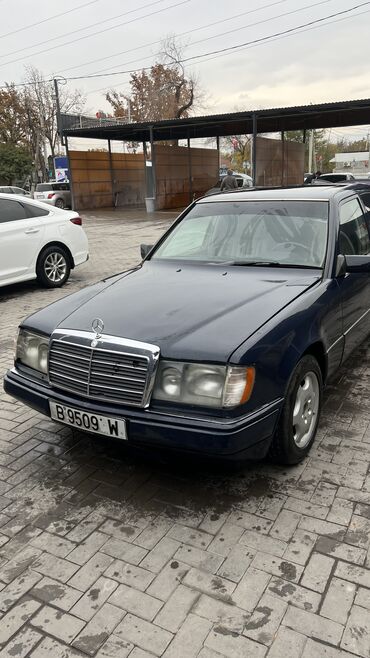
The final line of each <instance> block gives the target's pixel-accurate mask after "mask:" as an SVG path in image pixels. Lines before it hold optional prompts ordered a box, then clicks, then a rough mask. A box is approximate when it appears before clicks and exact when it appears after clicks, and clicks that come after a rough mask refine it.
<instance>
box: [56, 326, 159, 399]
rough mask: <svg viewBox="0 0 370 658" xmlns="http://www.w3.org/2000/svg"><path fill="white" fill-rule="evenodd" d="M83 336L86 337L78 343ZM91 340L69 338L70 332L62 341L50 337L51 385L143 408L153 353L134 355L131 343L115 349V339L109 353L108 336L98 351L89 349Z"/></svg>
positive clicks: (151, 370) (151, 373)
mask: <svg viewBox="0 0 370 658" xmlns="http://www.w3.org/2000/svg"><path fill="white" fill-rule="evenodd" d="M85 333H86V334H87V335H86V337H85V336H83V339H82V340H81V336H82V334H85ZM94 338H95V336H94V335H93V334H88V333H87V332H80V335H79V336H71V335H70V332H69V335H63V336H62V337H61V338H57V339H55V338H53V337H52V340H51V345H50V350H49V381H50V383H51V385H52V386H53V387H55V388H61V389H64V390H68V391H71V392H74V393H77V394H79V395H82V396H84V397H89V398H94V399H99V400H102V401H110V402H118V403H122V404H129V405H135V406H145V404H146V401H147V397H148V392H149V389H150V388H151V382H152V379H153V377H154V369H155V368H154V367H155V365H156V360H157V359H156V358H155V355H154V354H153V351H152V350H149V352H148V354H146V353H145V352H146V351H147V350H145V349H141V350H140V352H138V351H136V352H135V348H134V347H132V345H130V343H132V341H127V345H125V344H122V345H120V344H118V345H117V342H118V339H113V340H114V345H112V349H108V348H107V344H109V337H108V336H104V337H103V339H102V341H99V344H98V346H97V347H92V346H91V341H92V340H93V339H94ZM137 345H140V344H139V343H138V344H137ZM143 345H144V346H146V347H149V346H147V345H146V344H143ZM156 349H157V350H158V348H156ZM158 354H159V350H158ZM151 357H152V358H151Z"/></svg>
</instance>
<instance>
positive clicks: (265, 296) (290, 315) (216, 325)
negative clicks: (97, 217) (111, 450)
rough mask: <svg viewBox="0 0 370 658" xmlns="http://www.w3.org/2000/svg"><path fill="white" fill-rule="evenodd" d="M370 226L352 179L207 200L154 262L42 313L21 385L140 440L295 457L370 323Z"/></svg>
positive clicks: (305, 447)
mask: <svg viewBox="0 0 370 658" xmlns="http://www.w3.org/2000/svg"><path fill="white" fill-rule="evenodd" d="M369 230H370V223H369V217H368V214H367V209H366V207H365V205H364V204H363V202H362V200H361V194H360V192H359V191H358V190H353V189H349V188H339V189H338V188H333V187H312V188H307V187H304V188H296V189H275V190H264V191H244V192H243V191H240V192H239V191H235V192H232V193H226V194H223V195H217V196H214V197H205V198H203V199H200V200H199V201H197V202H196V203H194V204H192V206H191V207H190V208H188V209H187V210H186V211H185V212H184V213H183V214H182V215H180V217H179V218H178V220H177V221H176V222H175V223H174V224H173V225H172V227H171V228H170V229H169V231H167V233H165V235H164V236H163V237H162V238H161V239H160V240H159V242H158V243H157V244H156V245H155V246H154V247H150V246H149V247H148V246H144V245H142V252H143V253H144V255H145V257H144V260H143V262H141V263H140V265H138V266H137V267H135V268H134V269H132V270H129V271H127V272H124V273H121V274H118V275H116V276H114V277H111V278H109V279H106V280H104V281H101V282H100V283H98V284H96V285H93V286H91V287H89V288H86V289H84V290H81V291H80V292H77V293H75V294H73V295H71V296H69V297H65V298H64V299H62V300H60V301H58V302H56V303H54V304H52V305H51V306H48V307H47V308H45V309H44V310H42V311H39V312H38V313H35V314H34V315H31V316H30V317H28V318H27V319H26V320H25V321H24V322H23V323H22V325H21V327H20V331H19V336H18V343H17V351H16V357H15V364H14V368H13V369H12V370H11V371H9V372H8V373H7V375H6V377H5V390H6V391H7V393H9V394H10V395H13V396H15V397H16V398H18V399H19V400H22V401H23V402H25V403H26V404H28V405H30V406H31V407H33V408H35V409H37V410H38V411H40V412H42V413H43V414H46V415H47V416H50V417H51V418H53V419H54V420H56V421H59V422H61V423H65V424H67V425H70V426H71V427H74V428H78V429H80V430H85V431H87V432H93V433H97V434H101V435H105V436H107V437H113V438H117V439H120V440H123V441H128V443H129V444H132V445H134V446H140V447H145V448H147V447H151V448H153V447H154V448H155V449H156V450H160V449H163V448H164V449H166V450H168V449H175V450H177V451H183V452H186V453H193V454H194V453H195V454H203V455H209V456H213V457H216V456H218V457H222V458H228V459H239V458H261V457H264V456H265V455H266V454H267V453H269V454H270V456H272V457H273V458H274V459H275V460H277V461H279V462H281V463H287V464H295V463H297V462H299V461H300V460H301V459H303V457H304V456H305V455H306V454H307V452H308V451H309V449H310V447H311V445H312V443H313V441H314V438H315V434H316V431H317V427H318V423H319V418H320V410H321V400H322V390H323V386H324V384H325V382H326V381H327V380H328V378H329V377H330V375H332V374H333V373H334V372H335V371H336V370H337V369H338V368H339V366H340V365H341V363H342V362H343V361H344V359H346V358H347V357H348V356H349V355H350V354H351V352H352V350H353V349H354V348H356V347H357V345H359V344H360V343H361V342H362V341H363V340H364V339H365V338H366V337H367V336H368V334H369V333H370V234H369Z"/></svg>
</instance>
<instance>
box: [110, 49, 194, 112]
mask: <svg viewBox="0 0 370 658" xmlns="http://www.w3.org/2000/svg"><path fill="white" fill-rule="evenodd" d="M184 51H185V46H184V45H182V44H180V42H179V41H178V40H176V38H175V37H174V36H170V37H167V38H166V39H165V40H164V41H163V42H162V44H161V50H160V53H159V56H158V61H157V62H155V64H154V65H153V66H152V67H151V69H150V70H149V71H146V70H142V71H139V72H138V73H132V74H131V80H130V85H131V93H130V96H127V94H122V93H120V92H117V91H115V90H114V89H112V90H111V91H109V92H108V94H107V96H106V98H107V100H108V101H109V103H110V104H111V105H112V107H113V110H114V115H115V116H117V117H128V115H129V111H128V104H130V114H131V117H132V119H133V120H134V121H148V120H154V121H159V120H161V119H179V118H182V117H187V116H189V115H190V114H191V113H192V112H194V110H196V109H198V108H199V107H201V106H202V104H203V102H204V93H203V92H202V90H201V87H200V84H199V80H198V78H197V76H196V75H195V74H193V73H192V72H187V71H186V70H185V67H184V64H183V61H182V60H183V59H184Z"/></svg>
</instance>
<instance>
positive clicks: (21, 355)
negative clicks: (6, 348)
mask: <svg viewBox="0 0 370 658" xmlns="http://www.w3.org/2000/svg"><path fill="white" fill-rule="evenodd" d="M48 349H49V339H48V338H47V337H45V336H40V335H39V334H34V333H32V332H31V331H26V330H25V329H20V330H19V334H18V340H17V349H16V355H15V360H16V361H20V362H21V363H23V364H24V365H25V366H28V367H29V368H33V369H34V370H38V371H39V372H44V373H47V371H48Z"/></svg>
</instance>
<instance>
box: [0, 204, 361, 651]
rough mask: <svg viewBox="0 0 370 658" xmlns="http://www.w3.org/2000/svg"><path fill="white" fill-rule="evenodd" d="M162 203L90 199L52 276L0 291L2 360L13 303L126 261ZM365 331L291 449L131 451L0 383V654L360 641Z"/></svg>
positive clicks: (18, 312)
mask: <svg viewBox="0 0 370 658" xmlns="http://www.w3.org/2000/svg"><path fill="white" fill-rule="evenodd" d="M170 217H171V215H165V214H163V215H159V216H158V218H156V219H155V220H153V219H152V220H146V221H139V220H140V217H139V214H138V213H132V214H131V216H130V218H128V219H127V218H126V219H122V220H120V219H119V218H118V217H117V215H113V214H106V216H104V217H103V216H101V217H98V216H95V217H94V216H90V217H89V218H87V221H86V223H85V227H86V230H87V232H88V235H89V239H90V249H91V260H90V261H89V263H88V264H87V265H85V266H83V267H81V268H79V269H78V270H76V272H74V273H73V274H72V277H71V279H70V283H69V284H68V285H67V286H66V287H65V288H64V289H63V290H58V291H45V290H41V289H39V288H37V286H36V284H35V283H28V284H24V285H20V286H14V287H9V288H3V289H1V291H0V310H2V315H1V317H2V323H1V325H2V330H1V335H0V368H1V371H5V369H6V368H7V367H9V366H11V363H12V354H13V337H14V334H15V331H16V327H17V324H18V322H19V321H20V320H21V319H22V318H23V317H24V316H25V315H27V314H29V313H31V312H33V311H35V310H36V309H38V308H39V307H41V306H44V305H46V304H47V303H49V302H51V301H53V300H55V299H58V298H59V297H61V296H63V295H66V294H68V293H69V292H72V291H74V290H77V289H79V288H81V287H82V286H85V285H86V284H87V283H89V282H92V281H95V280H97V279H99V278H101V277H102V276H104V275H106V274H110V273H113V272H116V271H119V270H120V269H124V268H126V267H127V266H129V265H131V264H132V263H134V262H136V261H137V260H138V244H139V243H140V242H152V241H153V239H155V238H156V237H158V236H159V235H160V233H161V232H162V231H163V229H164V228H165V227H166V225H167V223H168V221H169V219H170ZM369 385H370V344H369V343H367V345H365V346H363V347H362V348H361V349H360V350H359V351H358V352H357V354H355V355H354V356H353V358H351V360H350V363H349V364H348V365H347V366H346V368H344V369H342V371H341V372H340V373H339V375H338V379H337V381H335V382H334V383H332V384H331V386H330V387H329V388H328V390H327V393H326V398H325V411H324V415H323V419H322V423H321V426H320V430H319V435H318V437H317V441H316V445H315V447H314V449H313V450H312V451H311V454H310V457H309V459H307V460H306V461H305V462H304V463H303V464H302V465H300V466H297V467H294V468H290V469H285V468H278V467H275V466H273V465H271V464H268V463H261V464H255V465H250V466H248V467H244V468H243V470H242V471H241V472H238V473H232V474H231V473H228V472H227V471H222V469H218V470H216V469H211V468H209V469H208V470H207V469H205V468H204V467H202V468H201V467H198V468H195V467H194V465H192V466H191V467H189V466H187V465H185V466H182V467H180V465H178V464H176V462H175V463H173V462H170V463H165V462H160V461H155V462H154V461H153V460H152V461H150V460H148V459H147V460H144V459H143V458H141V457H138V456H135V455H133V454H131V453H130V452H128V450H127V449H126V446H121V445H119V444H118V445H117V444H112V443H108V442H107V441H105V440H104V439H103V438H99V439H96V438H92V437H89V436H86V435H78V434H73V433H71V432H70V430H69V429H66V428H65V427H63V426H61V425H56V424H53V423H51V422H50V421H49V420H48V419H45V418H44V417H42V416H40V415H38V414H37V413H35V412H33V411H32V410H30V409H28V408H26V407H24V406H23V405H22V404H20V403H18V402H15V401H14V400H13V399H11V398H9V397H7V396H6V395H5V394H4V393H0V658H5V657H6V658H10V657H11V656H12V657H14V656H16V657H20V658H23V657H25V656H32V657H33V658H46V657H47V658H72V657H74V658H77V657H80V658H82V657H85V658H86V656H97V657H98V658H103V657H104V658H124V657H126V656H129V657H130V658H149V657H150V656H165V658H175V657H176V658H177V657H178V658H193V657H196V656H197V657H199V658H220V657H222V656H223V657H225V656H227V657H232V658H234V657H235V658H249V657H250V658H262V657H264V656H268V658H281V657H283V658H290V657H291V658H299V657H301V656H302V657H303V658H317V657H319V658H321V657H324V658H349V657H350V656H352V657H353V656H362V657H363V658H368V657H369V655H370V551H369V547H370V475H369V474H368V473H369V460H370V405H369Z"/></svg>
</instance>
